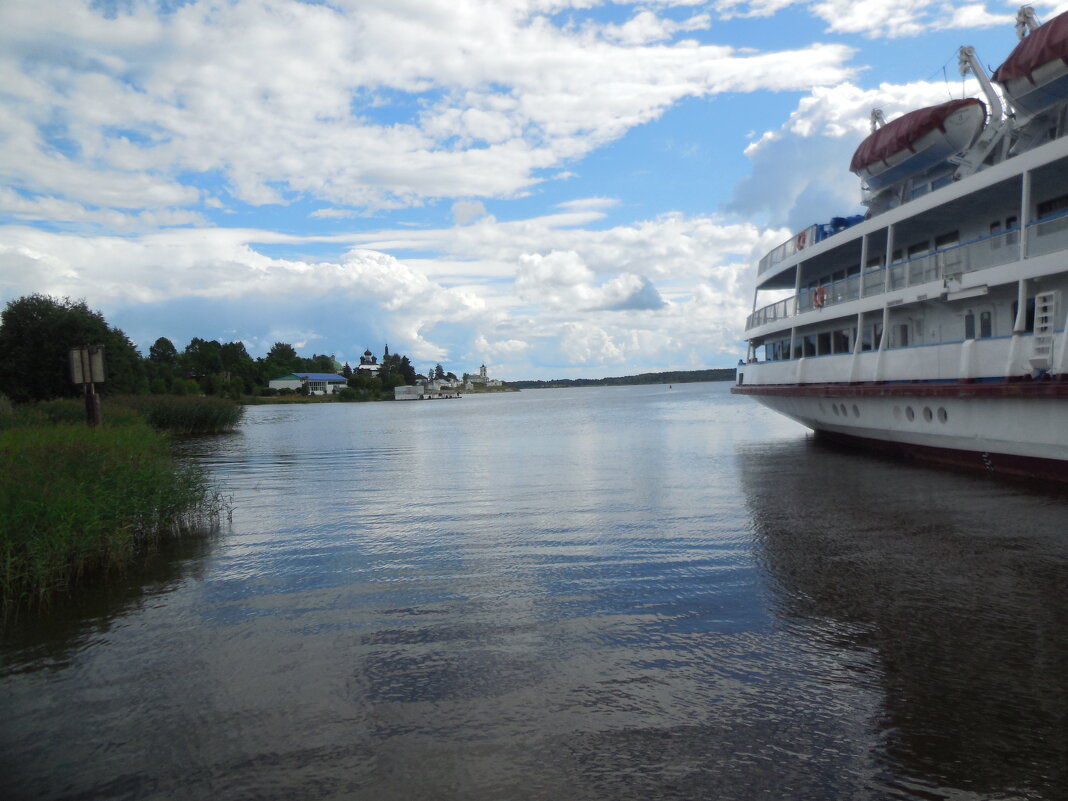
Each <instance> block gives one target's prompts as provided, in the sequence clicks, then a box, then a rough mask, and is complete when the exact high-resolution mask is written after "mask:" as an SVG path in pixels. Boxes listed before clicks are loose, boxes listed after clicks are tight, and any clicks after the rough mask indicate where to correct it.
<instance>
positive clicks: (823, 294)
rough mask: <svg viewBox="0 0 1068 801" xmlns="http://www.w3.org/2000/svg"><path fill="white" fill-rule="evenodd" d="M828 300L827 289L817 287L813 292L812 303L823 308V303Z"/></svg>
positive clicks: (818, 307)
mask: <svg viewBox="0 0 1068 801" xmlns="http://www.w3.org/2000/svg"><path fill="white" fill-rule="evenodd" d="M826 300H827V290H826V289H824V288H823V287H821V286H818V287H816V289H815V290H814V291H813V293H812V304H813V305H814V306H815V307H816V308H817V309H822V308H823V303H824V301H826Z"/></svg>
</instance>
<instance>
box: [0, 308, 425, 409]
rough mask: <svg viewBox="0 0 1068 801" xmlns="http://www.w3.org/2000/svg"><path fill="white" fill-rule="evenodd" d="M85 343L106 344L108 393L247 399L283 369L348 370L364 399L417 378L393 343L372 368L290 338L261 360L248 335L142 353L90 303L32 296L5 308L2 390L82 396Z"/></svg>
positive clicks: (387, 394) (1, 315) (263, 392)
mask: <svg viewBox="0 0 1068 801" xmlns="http://www.w3.org/2000/svg"><path fill="white" fill-rule="evenodd" d="M85 345H103V346H104V360H105V366H106V378H105V380H104V381H103V382H102V383H100V384H98V385H97V391H98V392H99V393H101V394H102V395H104V396H105V397H107V396H116V395H126V396H154V397H162V396H177V397H181V396H190V395H191V396H208V397H218V398H229V399H231V400H236V401H241V402H243V403H247V402H250V401H251V399H254V398H278V397H281V396H280V395H279V394H278V393H279V391H278V390H275V389H271V387H270V382H271V381H272V380H274V379H277V378H280V377H282V376H286V375H290V374H292V373H329V374H337V375H340V376H344V378H345V379H346V380H347V382H348V386H349V388H350V389H353V390H355V391H356V393H357V396H356V398H357V399H360V400H367V399H374V400H384V399H387V398H388V399H392V397H393V388H394V387H396V386H403V385H405V384H414V383H415V381H416V379H417V375H416V371H415V368H414V367H413V366H412V363H411V360H410V359H409V358H408V357H407V356H404V355H403V354H398V353H390V352H389V348H388V347H387V348H385V351H384V353H383V354H382V358H381V361H379V359H378V357H373V358H371V357H370V356H369V354H365V356H367V357H368V359H369V364H371V365H372V366H373V369H368V370H366V371H365V370H360V366H361V365H356V367H355V368H353V367H351V366H349V365H348V364H344V365H343V364H339V363H338V362H336V361H335V360H334V357H333V356H328V355H325V354H313V355H312V356H311V357H308V358H305V357H301V356H300V355H298V354H297V351H296V349H295V348H294V347H293V346H292V345H290V344H288V343H285V342H276V343H274V345H273V346H272V347H271V349H270V350H269V351H268V352H267V354H266V355H265V356H262V357H259V358H256V359H253V358H252V357H251V356H250V355H249V353H248V351H247V350H246V349H245V345H244V344H243V343H241V342H219V341H218V340H205V339H200V338H198V337H194V338H193V339H192V340H191V341H190V342H189V344H188V345H186V346H185V348H184V349H181V350H179V349H178V347H176V346H175V344H174V343H173V342H171V341H170V340H169V339H167V338H166V337H159V338H158V339H156V341H155V342H153V343H152V345H151V346H149V348H148V353H147V355H145V356H144V357H142V355H141V354H140V353H139V352H138V350H137V348H136V347H135V346H134V345H133V343H132V342H131V341H130V340H129V338H128V337H127V336H126V334H125V333H123V332H122V331H121V330H119V329H118V328H114V327H112V326H110V325H109V324H108V322H107V321H106V320H105V319H104V317H103V315H101V314H100V313H99V312H96V311H93V310H92V309H89V308H88V307H87V306H86V304H85V303H84V302H82V301H72V300H70V299H69V298H62V299H60V298H54V297H50V296H48V295H27V296H25V297H21V298H18V299H16V300H13V301H10V302H9V303H8V304H7V306H6V308H5V309H4V310H3V311H2V312H0V393H3V394H5V395H7V397H8V398H10V399H11V400H12V401H13V402H14V403H16V404H23V403H29V402H33V401H44V400H49V399H52V398H63V397H74V396H76V395H77V394H78V393H79V392H80V389H79V388H78V387H76V386H75V385H74V384H72V383H71V380H70V374H69V365H68V358H69V357H68V354H69V351H70V349H71V348H75V347H82V346H85ZM361 361H362V360H361ZM438 369H439V370H440V369H441V368H440V365H439V366H438ZM371 373H373V375H371ZM283 392H284V391H283ZM351 397H352V396H351V395H350V399H351ZM268 402H272V401H268ZM176 408H179V409H180V408H182V407H176Z"/></svg>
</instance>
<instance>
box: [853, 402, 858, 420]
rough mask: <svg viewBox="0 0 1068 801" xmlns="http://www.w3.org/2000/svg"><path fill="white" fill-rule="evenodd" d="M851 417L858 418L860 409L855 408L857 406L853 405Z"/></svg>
mask: <svg viewBox="0 0 1068 801" xmlns="http://www.w3.org/2000/svg"><path fill="white" fill-rule="evenodd" d="M853 416H854V417H860V409H858V408H857V404H855V403H854V404H853Z"/></svg>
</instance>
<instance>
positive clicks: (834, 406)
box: [831, 403, 841, 417]
mask: <svg viewBox="0 0 1068 801" xmlns="http://www.w3.org/2000/svg"><path fill="white" fill-rule="evenodd" d="M831 408H832V409H834V416H835V417H837V416H838V415H840V414H841V412H840V411H838V404H837V403H832V404H831Z"/></svg>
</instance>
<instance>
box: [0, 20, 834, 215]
mask: <svg viewBox="0 0 1068 801" xmlns="http://www.w3.org/2000/svg"><path fill="white" fill-rule="evenodd" d="M568 5H571V6H576V5H581V4H568ZM559 7H561V6H558V5H555V4H535V3H531V4H528V3H523V2H518V1H517V2H498V0H492V1H491V0H450V2H448V3H446V2H444V0H441V1H440V2H429V0H428V1H427V2H418V3H406V4H400V3H396V2H392V0H391V1H390V2H386V0H374V1H370V0H369V1H368V2H360V3H352V4H345V3H341V4H322V5H319V4H306V3H297V2H284V1H283V0H242V1H241V2H234V3H226V4H214V3H208V2H206V0H205V1H204V2H193V3H188V4H185V5H182V6H180V7H179V8H177V9H176V10H174V11H173V12H171V13H167V14H162V15H160V16H158V17H157V16H156V15H154V14H152V13H150V12H149V11H148V10H146V9H147V5H141V4H135V5H133V11H130V10H129V9H128V8H127V7H126V6H120V7H119V9H118V11H117V13H116V14H115V16H114V17H113V18H112V19H105V18H104V16H103V15H102V14H100V13H97V12H95V11H93V10H91V7H89V6H87V5H86V4H84V3H83V2H81V0H52V2H50V3H48V4H44V5H42V4H40V3H34V2H28V0H11V1H10V2H7V3H5V4H3V6H2V8H0V76H2V77H3V78H5V81H4V85H5V92H6V94H5V99H4V101H2V102H3V103H4V106H5V113H4V114H0V119H6V120H7V122H6V123H4V124H3V126H2V127H3V131H2V134H3V136H4V137H5V139H6V142H5V147H4V149H3V151H2V152H0V179H2V180H3V181H4V182H5V183H7V184H8V185H10V186H15V187H19V188H21V189H23V190H25V191H27V192H30V193H33V194H36V195H47V196H52V197H57V198H62V199H65V200H70V201H72V202H78V203H82V204H89V205H93V206H98V207H113V208H123V209H131V208H145V207H150V206H151V207H179V206H183V205H185V206H187V205H190V204H194V203H197V202H198V200H199V197H200V192H199V191H198V190H197V189H196V188H194V187H193V186H190V185H183V183H182V182H183V181H184V180H186V178H185V176H188V175H190V174H197V173H202V174H213V175H214V174H218V175H221V176H223V177H224V178H225V180H226V182H227V184H228V187H229V190H230V192H231V193H232V194H233V195H234V196H235V197H236V198H238V199H240V200H242V201H244V202H246V203H249V204H253V205H262V204H277V203H284V202H287V201H289V200H290V199H292V198H293V197H294V196H296V195H302V196H308V197H313V198H318V199H321V200H323V201H326V202H328V203H336V204H338V205H340V206H345V207H371V208H383V209H388V208H396V207H399V206H405V205H412V204H418V203H421V202H423V201H424V200H425V199H427V198H437V197H469V198H479V197H509V196H513V195H516V194H517V193H521V192H523V191H525V190H526V189H528V188H529V187H530V186H532V185H534V184H536V183H537V182H538V181H540V180H543V175H544V171H546V170H557V169H559V168H560V167H562V166H564V165H566V164H568V163H569V162H571V161H573V160H574V159H577V158H580V157H582V156H583V155H585V154H587V153H589V152H590V151H591V150H592V149H593V148H596V147H598V146H600V145H602V144H604V143H606V142H609V141H612V140H614V139H616V138H618V137H620V136H621V135H623V134H624V133H625V132H626V131H627V130H629V129H630V128H632V127H633V126H635V125H639V124H642V123H644V122H648V121H649V120H652V119H655V118H656V117H657V116H659V115H660V114H661V113H662V112H663V111H664V110H665V109H667V108H668V107H669V106H671V105H672V104H673V103H675V102H677V101H678V100H680V99H682V98H685V97H695V96H703V95H710V94H715V93H718V92H727V91H753V90H755V89H759V88H767V89H772V90H782V89H799V88H803V87H811V86H814V85H821V84H827V83H834V82H838V81H841V80H843V79H844V78H845V77H847V76H848V74H849V71H848V69H847V68H846V67H845V66H844V63H845V61H846V60H847V59H848V58H849V57H850V55H851V52H852V51H851V50H850V49H849V48H847V47H844V46H841V45H812V46H810V47H806V48H802V49H799V50H795V51H787V52H776V53H762V54H753V53H749V52H746V53H741V52H737V51H735V50H734V49H732V48H730V47H726V46H713V45H699V44H696V43H692V42H684V43H683V42H680V43H678V44H671V42H672V40H673V39H674V37H676V36H677V35H679V34H680V33H684V32H690V31H694V30H697V29H702V28H704V27H707V25H708V18H707V16H705V15H697V16H693V17H690V18H688V19H684V20H682V21H673V20H672V19H669V18H667V17H661V16H658V15H657V14H655V13H654V12H653V11H651V10H643V11H639V12H638V13H637V14H636V15H635V16H634V17H633V18H632V19H631V21H630V22H628V23H625V24H624V25H622V26H611V25H603V24H601V25H598V24H596V23H593V22H590V23H589V24H587V25H584V26H582V27H579V28H575V27H569V26H568V25H567V24H566V23H564V24H561V25H557V24H554V23H553V22H552V21H550V18H549V17H548V16H544V14H545V12H546V11H548V10H551V9H555V8H559ZM60 19H62V20H64V22H63V23H62V24H60V23H58V22H57V20H60ZM71 20H76V21H77V24H76V25H75V24H72V23H71ZM591 37H592V38H591ZM609 40H611V41H609ZM652 41H655V42H657V43H656V44H647V43H648V42H652ZM309 42H314V43H315V47H314V48H310V47H309V46H308V43H309ZM265 59H266V60H268V61H269V63H270V68H269V69H265V68H264V64H265ZM398 98H402V99H403V100H404V101H405V102H407V103H408V104H410V113H408V114H406V115H401V117H400V118H396V119H393V120H391V121H386V120H381V121H380V120H379V119H378V118H377V117H376V115H377V110H378V109H379V108H381V107H383V106H384V105H386V104H392V103H393V101H394V100H396V99H398Z"/></svg>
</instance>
